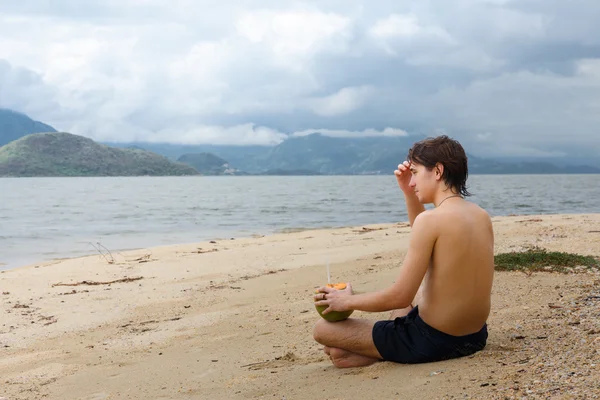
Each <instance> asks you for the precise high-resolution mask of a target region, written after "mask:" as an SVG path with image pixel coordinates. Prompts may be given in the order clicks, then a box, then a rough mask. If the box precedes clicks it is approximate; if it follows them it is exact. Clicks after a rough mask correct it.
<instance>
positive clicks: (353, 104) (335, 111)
mask: <svg viewBox="0 0 600 400" xmlns="http://www.w3.org/2000/svg"><path fill="white" fill-rule="evenodd" d="M372 94H373V89H372V88H371V87H368V86H362V87H347V88H343V89H340V90H338V91H337V92H335V93H333V94H331V95H329V96H325V97H319V98H315V99H311V100H310V101H309V105H308V107H309V109H311V110H312V111H313V112H314V113H315V114H317V115H321V116H324V117H334V116H338V115H344V114H348V113H350V112H354V111H357V110H359V109H360V108H361V107H362V106H363V105H364V104H365V103H366V102H368V101H369V98H370V96H371V95H372Z"/></svg>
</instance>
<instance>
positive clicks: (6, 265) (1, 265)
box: [0, 213, 594, 272]
mask: <svg viewBox="0 0 600 400" xmlns="http://www.w3.org/2000/svg"><path fill="white" fill-rule="evenodd" d="M581 215H594V214H593V213H556V214H509V215H498V216H493V217H492V221H493V220H494V219H495V218H507V217H536V216H537V217H544V216H581ZM407 223H408V221H399V222H382V223H367V224H360V225H346V226H322V227H290V228H281V229H277V230H266V231H263V233H259V232H255V233H248V234H245V235H237V236H233V235H232V236H229V235H225V236H214V235H213V236H210V238H206V239H204V240H199V241H192V242H179V243H171V244H159V245H150V246H133V247H125V248H117V249H108V250H109V251H110V252H111V253H113V255H114V254H119V253H132V252H140V251H152V249H165V248H169V247H180V246H194V245H196V244H202V243H204V244H206V243H209V242H210V241H220V242H222V241H228V240H244V239H254V238H258V237H270V236H277V235H288V234H293V233H302V232H311V231H317V232H318V231H327V230H334V229H356V228H360V227H371V226H377V227H382V226H383V227H389V226H393V225H395V224H407ZM232 233H233V232H232ZM90 244H91V242H90ZM95 256H99V257H101V256H102V255H101V254H100V253H99V252H95V253H94V252H92V251H90V253H89V254H83V255H77V256H72V255H68V254H60V255H58V256H57V257H55V258H51V259H39V260H38V261H32V262H26V263H17V264H13V263H10V262H0V272H2V271H10V270H14V269H19V268H26V267H31V266H36V265H37V266H42V265H47V264H57V263H60V262H62V261H66V260H71V259H81V258H87V257H95Z"/></svg>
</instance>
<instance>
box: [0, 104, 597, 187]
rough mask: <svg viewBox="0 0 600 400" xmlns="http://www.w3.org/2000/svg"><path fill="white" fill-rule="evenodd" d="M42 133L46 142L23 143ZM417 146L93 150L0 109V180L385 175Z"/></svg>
mask: <svg viewBox="0 0 600 400" xmlns="http://www.w3.org/2000/svg"><path fill="white" fill-rule="evenodd" d="M42 132H49V134H47V135H33V136H30V137H26V138H24V137H25V136H27V135H31V134H33V133H42ZM50 133H52V134H50ZM419 139H420V138H419V137H415V136H392V137H387V136H381V137H361V138H338V137H330V136H325V135H322V134H320V133H318V132H315V133H312V134H308V135H305V136H292V137H289V138H288V139H287V140H284V141H283V142H282V143H280V144H278V145H275V146H230V145H229V146H228V145H182V144H168V143H145V142H136V143H105V144H98V143H95V142H93V141H92V140H91V139H88V138H84V137H82V136H77V135H71V134H66V133H60V134H57V133H56V129H54V128H53V127H51V126H49V125H46V124H44V123H41V122H37V121H33V120H32V119H30V118H29V117H27V116H26V115H23V114H20V113H17V112H14V111H11V110H2V109H0V146H2V147H0V176H81V175H86V176H89V175H110V176H114V175H187V174H195V173H201V174H205V175H247V174H260V175H264V174H266V175H313V174H359V175H360V174H363V175H366V174H390V173H392V171H393V170H394V168H395V167H396V166H397V164H398V163H399V162H400V161H402V160H404V158H405V156H406V153H407V151H408V149H409V148H410V146H411V145H412V143H414V142H415V141H416V140H419ZM15 141H16V142H15ZM11 142H12V143H11ZM9 143H10V145H9ZM468 155H469V166H470V168H469V169H470V173H472V174H513V173H525V174H547V173H600V161H598V163H596V164H594V165H578V164H577V163H576V162H575V161H576V160H572V161H573V165H559V164H557V163H550V162H540V161H526V160H519V159H516V160H511V161H510V162H502V161H498V160H490V159H485V158H480V157H477V156H475V155H473V154H468ZM588 161H589V160H588Z"/></svg>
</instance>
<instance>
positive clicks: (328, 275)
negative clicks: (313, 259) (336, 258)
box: [327, 261, 331, 283]
mask: <svg viewBox="0 0 600 400" xmlns="http://www.w3.org/2000/svg"><path fill="white" fill-rule="evenodd" d="M327 283H331V275H330V274H329V261H327Z"/></svg>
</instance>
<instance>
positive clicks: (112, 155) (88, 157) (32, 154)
mask: <svg viewBox="0 0 600 400" xmlns="http://www.w3.org/2000/svg"><path fill="white" fill-rule="evenodd" d="M197 174H198V171H196V170H195V169H194V168H192V167H190V166H188V165H184V164H180V163H176V162H173V161H170V160H169V159H167V158H166V157H163V156H160V155H158V154H155V153H151V152H149V151H146V150H140V149H119V148H114V147H109V146H105V145H102V144H98V143H96V142H94V141H93V140H91V139H88V138H86V137H83V136H77V135H72V134H70V133H62V132H54V133H36V134H31V135H27V136H25V137H23V138H21V139H18V140H16V141H14V142H11V143H9V144H7V145H5V146H3V147H0V176H14V177H18V176H143V175H152V176H170V175H197Z"/></svg>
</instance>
